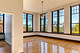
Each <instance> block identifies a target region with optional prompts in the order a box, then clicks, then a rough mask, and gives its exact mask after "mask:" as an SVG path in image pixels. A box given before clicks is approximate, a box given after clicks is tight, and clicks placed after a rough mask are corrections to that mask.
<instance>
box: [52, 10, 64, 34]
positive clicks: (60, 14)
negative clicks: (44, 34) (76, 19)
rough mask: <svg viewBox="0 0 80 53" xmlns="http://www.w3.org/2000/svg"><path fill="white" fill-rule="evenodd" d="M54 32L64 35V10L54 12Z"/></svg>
mask: <svg viewBox="0 0 80 53" xmlns="http://www.w3.org/2000/svg"><path fill="white" fill-rule="evenodd" d="M52 32H55V33H64V9H60V10H57V11H53V12H52Z"/></svg>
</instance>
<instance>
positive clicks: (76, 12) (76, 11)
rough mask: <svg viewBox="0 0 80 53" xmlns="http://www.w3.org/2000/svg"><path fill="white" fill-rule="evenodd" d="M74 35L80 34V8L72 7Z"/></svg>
mask: <svg viewBox="0 0 80 53" xmlns="http://www.w3.org/2000/svg"><path fill="white" fill-rule="evenodd" d="M71 16H72V34H79V6H73V7H72V15H71Z"/></svg>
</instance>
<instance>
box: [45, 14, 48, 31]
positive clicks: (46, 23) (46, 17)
mask: <svg viewBox="0 0 80 53" xmlns="http://www.w3.org/2000/svg"><path fill="white" fill-rule="evenodd" d="M47 26H48V13H46V14H45V32H47Z"/></svg>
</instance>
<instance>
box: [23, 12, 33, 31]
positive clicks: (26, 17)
mask: <svg viewBox="0 0 80 53" xmlns="http://www.w3.org/2000/svg"><path fill="white" fill-rule="evenodd" d="M25 14H26V31H23V32H24V33H26V32H33V14H30V13H25ZM28 15H32V31H29V30H28Z"/></svg>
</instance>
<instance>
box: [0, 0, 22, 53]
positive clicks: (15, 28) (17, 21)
mask: <svg viewBox="0 0 80 53" xmlns="http://www.w3.org/2000/svg"><path fill="white" fill-rule="evenodd" d="M0 12H1V13H9V14H12V15H13V17H12V23H13V24H12V53H20V52H23V18H22V14H23V0H0Z"/></svg>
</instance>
